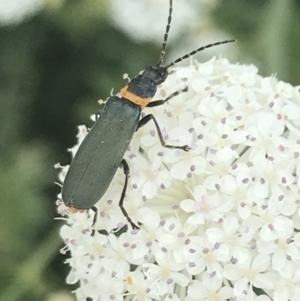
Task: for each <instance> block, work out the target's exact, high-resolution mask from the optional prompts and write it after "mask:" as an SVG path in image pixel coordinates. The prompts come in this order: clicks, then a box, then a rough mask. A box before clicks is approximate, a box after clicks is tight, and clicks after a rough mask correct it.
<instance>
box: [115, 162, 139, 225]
mask: <svg viewBox="0 0 300 301" xmlns="http://www.w3.org/2000/svg"><path fill="white" fill-rule="evenodd" d="M121 165H122V166H123V171H124V175H125V184H124V187H123V191H122V194H121V198H120V201H119V207H120V209H121V211H122V213H123V215H124V216H125V217H126V219H127V221H128V222H129V224H130V225H131V227H132V229H134V230H135V229H139V227H138V226H137V225H136V224H135V223H134V222H133V221H132V219H131V218H130V217H129V215H128V213H127V211H126V209H125V208H124V199H125V194H126V190H127V184H128V178H129V171H130V170H129V165H128V163H127V162H126V160H124V159H122V162H121Z"/></svg>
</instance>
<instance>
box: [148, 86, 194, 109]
mask: <svg viewBox="0 0 300 301" xmlns="http://www.w3.org/2000/svg"><path fill="white" fill-rule="evenodd" d="M187 91H188V87H185V88H184V89H182V90H178V91H176V92H174V93H172V94H171V95H170V96H168V97H167V98H166V99H162V100H155V101H151V102H149V103H148V105H147V108H153V107H158V106H161V105H163V104H165V103H166V102H167V101H169V100H170V99H171V98H173V97H175V96H177V95H179V94H181V93H183V92H187Z"/></svg>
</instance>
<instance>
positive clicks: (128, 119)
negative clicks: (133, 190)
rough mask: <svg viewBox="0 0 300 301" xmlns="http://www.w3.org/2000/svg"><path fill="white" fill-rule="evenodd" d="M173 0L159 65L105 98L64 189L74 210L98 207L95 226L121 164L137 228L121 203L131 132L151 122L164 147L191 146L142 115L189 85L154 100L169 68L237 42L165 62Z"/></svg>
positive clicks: (75, 158)
mask: <svg viewBox="0 0 300 301" xmlns="http://www.w3.org/2000/svg"><path fill="white" fill-rule="evenodd" d="M172 2H173V1H172V0H170V8H169V17H168V23H167V28H166V32H165V35H164V42H163V45H162V51H161V55H160V59H159V62H158V64H157V66H156V67H147V68H146V69H145V71H144V72H143V73H142V74H140V75H138V76H137V77H135V78H133V79H132V81H130V83H129V84H128V86H126V87H124V88H123V89H121V92H120V97H119V96H111V97H109V98H108V99H107V102H106V104H105V107H104V109H103V112H101V115H100V117H99V119H98V120H97V121H96V122H95V124H94V126H93V127H92V129H91V130H90V132H89V133H88V135H87V136H86V138H85V139H84V141H83V142H82V144H81V145H80V147H79V149H78V151H77V153H76V155H75V157H74V159H73V161H72V163H71V166H70V168H69V171H68V173H67V175H66V178H65V181H64V184H63V188H62V199H63V201H64V203H65V204H66V205H67V206H68V207H69V211H70V212H77V211H84V210H87V209H93V210H94V211H95V217H94V221H93V225H94V224H95V222H96V219H97V209H96V207H95V206H94V205H95V204H96V203H97V202H98V201H99V200H100V199H101V197H102V196H103V195H104V193H105V192H106V190H107V188H108V186H109V184H110V183H111V181H112V179H113V177H114V175H115V173H116V171H117V169H118V167H120V166H123V170H124V174H125V184H124V187H123V191H122V195H121V198H120V201H119V206H120V209H121V210H122V212H123V214H124V216H125V217H126V218H127V220H128V222H129V223H130V224H131V226H132V228H133V229H138V226H137V225H136V224H134V223H133V221H132V220H131V218H130V217H129V216H128V214H127V212H126V210H125V208H124V207H123V202H124V198H125V193H126V188H127V183H128V177H129V166H128V164H127V162H126V161H125V160H124V159H123V156H124V153H125V151H126V149H127V147H128V145H129V143H130V141H131V139H132V136H133V134H134V133H135V131H137V130H138V129H139V128H140V127H142V126H143V125H145V124H146V123H147V122H149V121H150V120H153V122H154V124H155V126H156V129H157V132H158V135H159V139H160V142H161V144H162V145H163V146H164V147H167V148H178V149H183V150H185V151H187V150H188V149H189V148H188V146H187V145H184V146H173V145H166V143H165V141H164V140H163V137H162V134H161V131H160V128H159V125H158V123H157V121H156V119H155V118H154V116H153V115H152V114H149V115H146V116H145V117H143V118H142V119H140V115H141V111H142V109H143V108H145V107H155V106H160V105H163V104H164V103H165V102H166V101H168V100H169V99H171V98H172V97H174V96H176V95H178V94H179V93H181V92H184V91H186V89H184V90H180V91H176V92H174V93H173V94H171V95H170V96H169V97H167V98H166V99H164V100H156V101H153V102H150V101H151V100H152V98H153V97H154V95H155V93H156V90H157V86H158V85H159V84H161V83H163V82H164V81H165V80H166V78H167V77H168V75H169V72H168V70H169V68H170V67H171V66H173V65H174V64H176V63H178V62H180V61H182V60H184V59H186V58H188V57H189V56H191V55H193V54H195V53H197V52H199V51H201V50H204V49H206V48H210V47H213V46H217V45H220V44H225V43H230V42H234V40H226V41H222V42H217V43H214V44H209V45H206V46H204V47H200V48H198V49H196V50H194V51H192V52H190V53H189V54H186V55H185V56H183V57H181V58H178V59H177V60H175V61H174V62H172V63H171V64H169V65H167V66H163V65H162V63H163V58H164V55H165V50H166V45H167V39H168V33H169V30H170V24H171V19H172Z"/></svg>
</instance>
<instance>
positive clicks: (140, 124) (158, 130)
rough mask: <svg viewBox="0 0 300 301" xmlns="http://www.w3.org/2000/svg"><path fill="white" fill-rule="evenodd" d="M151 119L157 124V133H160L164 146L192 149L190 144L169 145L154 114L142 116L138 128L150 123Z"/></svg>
mask: <svg viewBox="0 0 300 301" xmlns="http://www.w3.org/2000/svg"><path fill="white" fill-rule="evenodd" d="M150 120H153V122H154V124H155V127H156V130H157V133H158V137H159V140H160V143H161V145H162V146H163V147H167V148H178V149H182V150H184V151H186V152H187V151H188V150H190V148H189V146H188V145H182V146H176V145H169V144H166V142H165V140H164V138H163V135H162V133H161V130H160V128H159V125H158V122H157V120H156V119H155V117H154V116H153V115H152V114H148V115H146V116H145V117H144V118H142V119H141V120H140V122H139V124H138V127H137V130H138V129H139V128H141V127H142V126H144V125H145V124H146V123H148V122H149V121H150Z"/></svg>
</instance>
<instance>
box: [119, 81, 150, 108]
mask: <svg viewBox="0 0 300 301" xmlns="http://www.w3.org/2000/svg"><path fill="white" fill-rule="evenodd" d="M121 96H122V97H124V98H126V99H128V100H129V101H131V102H133V103H135V104H136V105H138V106H140V107H141V108H142V109H144V108H145V107H146V106H147V105H148V103H149V102H150V101H151V99H152V97H148V98H142V97H139V96H137V95H136V94H134V93H131V92H129V91H128V86H126V87H124V88H123V89H121Z"/></svg>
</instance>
